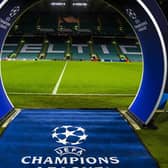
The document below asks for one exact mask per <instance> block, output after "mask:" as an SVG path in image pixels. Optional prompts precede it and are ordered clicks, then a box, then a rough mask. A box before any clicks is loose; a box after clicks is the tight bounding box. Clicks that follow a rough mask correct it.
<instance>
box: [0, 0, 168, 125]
mask: <svg viewBox="0 0 168 168" xmlns="http://www.w3.org/2000/svg"><path fill="white" fill-rule="evenodd" d="M37 2H38V1H37ZM106 2H108V3H109V4H111V5H112V6H113V7H115V8H116V9H117V10H119V11H120V12H121V14H122V15H123V16H124V17H125V18H126V19H127V20H128V22H129V23H130V25H131V26H132V28H133V29H134V31H135V33H136V34H137V37H138V39H139V41H140V44H141V47H142V52H143V59H144V69H143V71H144V72H143V77H142V82H141V85H140V88H139V91H138V93H137V95H136V97H135V99H134V101H133V103H132V104H131V105H130V107H129V112H130V114H131V115H132V116H134V117H135V118H136V119H137V120H138V121H139V122H140V123H141V124H146V125H147V124H148V123H149V122H150V120H151V119H152V117H153V115H154V112H155V111H156V109H157V107H158V106H159V103H160V101H161V98H162V95H163V93H164V89H165V84H166V79H167V44H168V43H167V34H168V31H167V22H166V19H165V17H164V16H163V13H162V11H161V9H160V8H159V6H158V4H157V2H156V1H155V0H118V1H113V0H106ZM33 3H36V1H31V0H27V1H23V0H3V1H0V47H1V48H2V46H3V43H4V40H5V38H6V36H7V33H8V31H9V30H10V28H11V27H12V24H13V23H14V21H15V20H16V18H17V17H18V16H19V15H21V14H22V13H23V12H24V11H25V10H26V9H27V8H28V7H30V5H32V4H33ZM0 102H1V103H0V118H1V119H3V117H4V116H6V115H7V114H8V113H9V112H10V111H11V110H13V108H14V106H13V105H12V103H11V102H10V100H9V98H8V96H7V95H6V92H5V88H4V86H3V82H2V78H1V82H0Z"/></svg>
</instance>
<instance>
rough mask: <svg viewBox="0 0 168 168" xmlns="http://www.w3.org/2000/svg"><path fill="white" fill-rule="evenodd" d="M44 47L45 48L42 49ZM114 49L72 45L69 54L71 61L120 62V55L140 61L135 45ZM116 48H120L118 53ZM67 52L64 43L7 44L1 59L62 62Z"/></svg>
mask: <svg viewBox="0 0 168 168" xmlns="http://www.w3.org/2000/svg"><path fill="white" fill-rule="evenodd" d="M44 45H45V47H44ZM117 45H118V47H115V46H114V45H113V44H112V43H111V44H100V43H99V44H97V43H95V44H92V45H91V46H89V44H87V43H85V44H72V45H71V47H70V48H69V50H70V51H69V52H70V53H71V54H72V55H71V58H70V59H72V60H91V59H92V57H93V55H95V56H96V57H98V58H99V60H101V61H110V62H120V61H122V60H121V58H120V55H124V56H125V57H127V58H128V59H129V61H133V62H140V61H142V56H141V52H140V50H139V47H138V46H137V45H120V44H117ZM117 48H120V53H119V52H118V50H117ZM66 51H67V46H66V43H55V44H54V43H49V44H47V45H46V43H44V44H33V43H31V44H30V43H25V44H23V43H20V44H16V43H8V44H5V46H4V49H3V54H2V58H3V59H5V58H15V59H27V60H31V59H48V60H64V59H65V53H66Z"/></svg>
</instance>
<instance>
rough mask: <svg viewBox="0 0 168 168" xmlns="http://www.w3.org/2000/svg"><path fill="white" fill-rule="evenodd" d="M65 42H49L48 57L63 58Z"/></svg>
mask: <svg viewBox="0 0 168 168" xmlns="http://www.w3.org/2000/svg"><path fill="white" fill-rule="evenodd" d="M65 48H66V46H65V44H64V43H57V44H49V47H48V50H47V57H46V59H54V60H63V59H64V55H65Z"/></svg>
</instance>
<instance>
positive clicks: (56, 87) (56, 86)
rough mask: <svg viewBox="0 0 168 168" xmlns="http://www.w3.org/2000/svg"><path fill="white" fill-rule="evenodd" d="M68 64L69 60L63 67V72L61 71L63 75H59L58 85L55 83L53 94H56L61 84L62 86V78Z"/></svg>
mask: <svg viewBox="0 0 168 168" xmlns="http://www.w3.org/2000/svg"><path fill="white" fill-rule="evenodd" d="M67 65H68V62H66V63H65V65H64V68H63V70H62V72H61V75H60V77H59V79H58V82H57V83H56V85H55V87H54V89H53V91H52V95H56V94H57V92H58V89H59V86H60V84H61V81H62V78H63V76H64V72H65V70H66V67H67Z"/></svg>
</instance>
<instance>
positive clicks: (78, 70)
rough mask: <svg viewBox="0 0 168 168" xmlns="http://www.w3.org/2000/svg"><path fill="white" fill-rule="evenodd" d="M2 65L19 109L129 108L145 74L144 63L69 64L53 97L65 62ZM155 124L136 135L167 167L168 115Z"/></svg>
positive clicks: (10, 93) (11, 97) (163, 166)
mask: <svg viewBox="0 0 168 168" xmlns="http://www.w3.org/2000/svg"><path fill="white" fill-rule="evenodd" d="M1 65H2V67H1V68H2V76H3V81H4V85H5V88H6V90H7V92H8V95H9V97H10V99H11V100H12V102H13V103H14V105H15V107H16V108H116V107H117V108H120V109H127V108H128V106H129V105H130V103H131V102H132V100H133V98H134V97H135V94H136V92H137V90H138V87H139V83H140V80H141V74H142V63H103V62H74V61H73V62H72V61H69V62H68V63H67V67H66V69H65V72H64V73H63V76H62V78H61V81H60V84H59V87H58V92H57V94H56V95H52V92H53V89H54V88H55V86H56V84H57V82H58V80H59V78H60V75H61V74H62V71H63V68H64V66H65V61H2V64H1ZM118 94H119V95H118ZM156 124H157V126H158V127H159V129H158V130H140V131H137V133H138V134H139V136H140V138H141V139H142V141H143V142H144V143H145V145H146V146H147V147H148V149H149V150H150V152H151V153H152V154H153V156H154V157H155V158H156V159H157V160H158V162H159V165H160V167H161V168H167V167H168V159H167V155H168V148H167V146H168V134H166V132H167V130H168V114H167V113H163V114H157V115H156ZM0 132H1V128H0Z"/></svg>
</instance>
